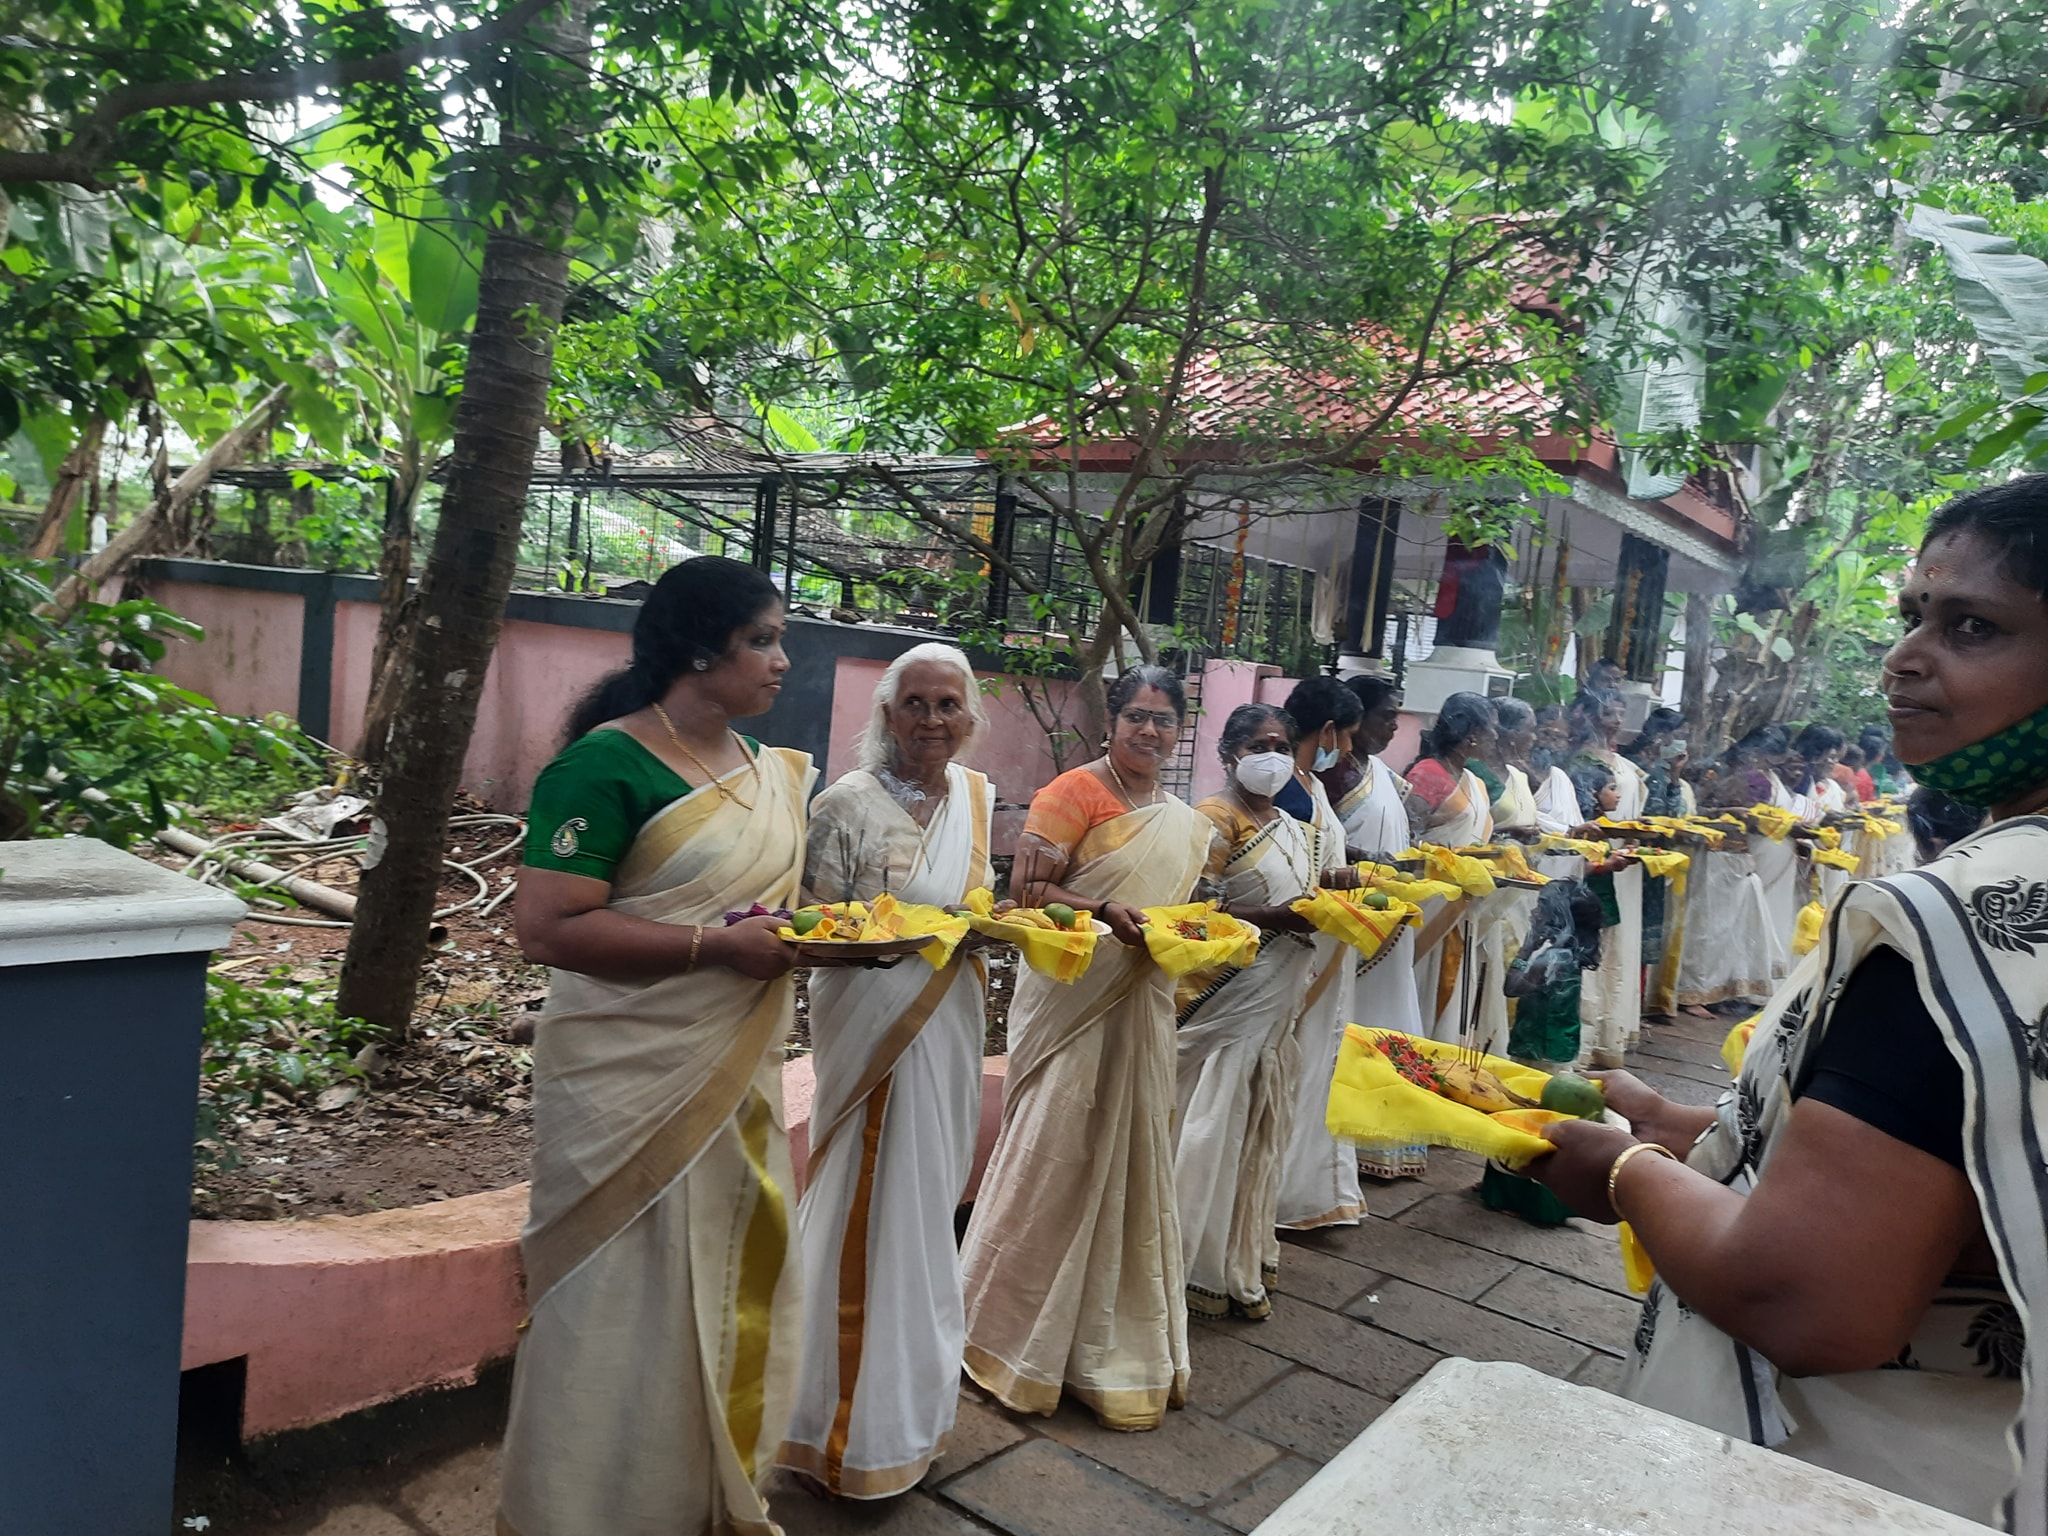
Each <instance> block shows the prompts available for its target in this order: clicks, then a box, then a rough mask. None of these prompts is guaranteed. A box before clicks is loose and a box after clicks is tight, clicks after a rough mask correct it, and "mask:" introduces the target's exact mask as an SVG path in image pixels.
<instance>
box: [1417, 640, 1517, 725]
mask: <svg viewBox="0 0 2048 1536" xmlns="http://www.w3.org/2000/svg"><path fill="white" fill-rule="evenodd" d="M1514 681H1515V674H1514V673H1512V672H1510V671H1509V670H1508V669H1507V668H1506V667H1504V666H1502V665H1501V664H1500V660H1499V658H1498V657H1496V656H1495V655H1494V653H1493V652H1492V651H1483V650H1480V649H1478V648H1477V647H1475V646H1469V645H1440V646H1438V647H1437V648H1436V649H1435V650H1433V651H1431V652H1430V653H1429V655H1428V656H1426V657H1424V658H1423V659H1422V660H1421V661H1411V662H1410V663H1409V664H1408V670H1407V672H1406V673H1405V674H1404V675H1403V677H1402V690H1401V691H1402V698H1403V703H1402V706H1401V707H1402V708H1403V709H1404V710H1405V711H1406V712H1407V713H1409V714H1412V715H1428V716H1430V717H1432V718H1434V717H1435V715H1436V712H1437V711H1438V710H1439V709H1441V708H1442V707H1443V702H1444V700H1445V699H1448V698H1449V697H1450V696H1451V695H1452V694H1454V693H1476V694H1480V695H1482V696H1483V697H1486V698H1499V697H1501V696H1502V695H1504V694H1506V692H1507V691H1508V689H1509V687H1510V686H1512V685H1513V683H1514Z"/></svg>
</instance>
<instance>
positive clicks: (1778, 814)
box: [1743, 803, 1799, 843]
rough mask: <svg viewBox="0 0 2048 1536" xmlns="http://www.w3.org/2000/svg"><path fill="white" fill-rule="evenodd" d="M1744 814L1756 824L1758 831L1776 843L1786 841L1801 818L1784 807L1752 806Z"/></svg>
mask: <svg viewBox="0 0 2048 1536" xmlns="http://www.w3.org/2000/svg"><path fill="white" fill-rule="evenodd" d="M1743 814H1744V815H1745V816H1747V817H1749V818H1750V820H1752V821H1754V822H1755V823H1756V829H1757V831H1759V832H1761V833H1763V835H1764V836H1765V837H1768V838H1769V839H1770V840H1771V841H1772V842H1774V843H1782V842H1783V841H1785V838H1786V835H1787V834H1788V833H1790V832H1791V830H1792V829H1793V828H1794V827H1796V826H1798V825H1799V818H1798V817H1797V816H1795V815H1793V814H1792V812H1790V811H1788V810H1786V809H1785V807H1784V806H1782V805H1766V804H1761V803H1760V804H1757V805H1752V806H1751V807H1750V808H1749V809H1748V810H1747V811H1744V812H1743Z"/></svg>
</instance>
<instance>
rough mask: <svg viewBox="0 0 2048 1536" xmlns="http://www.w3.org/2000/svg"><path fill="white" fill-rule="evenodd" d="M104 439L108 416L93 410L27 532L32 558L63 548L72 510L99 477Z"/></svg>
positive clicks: (46, 556)
mask: <svg viewBox="0 0 2048 1536" xmlns="http://www.w3.org/2000/svg"><path fill="white" fill-rule="evenodd" d="M106 438H107V418H106V417H104V416H102V415H101V414H100V413H99V412H98V411H94V412H93V413H92V415H91V416H90V417H88V418H87V419H86V423H85V429H84V430H83V431H81V432H80V433H79V434H78V441H77V442H76V443H73V444H72V445H71V451H70V452H69V453H67V454H65V455H64V462H63V463H62V464H61V465H59V466H58V469H57V479H56V481H55V483H54V484H52V485H51V487H50V499H49V500H48V501H46V502H44V503H43V515H42V516H41V517H39V518H37V519H36V525H35V527H34V529H33V530H31V531H30V533H29V536H28V544H27V545H26V548H27V550H28V557H29V558H30V559H31V560H50V559H54V558H55V557H56V555H57V554H58V552H59V551H60V550H62V549H63V548H64V528H65V525H66V524H68V523H69V522H70V521H71V513H72V511H73V509H75V508H76V507H77V506H78V503H79V499H80V498H81V497H82V496H84V494H85V490H86V487H87V486H89V485H91V484H92V483H93V482H94V481H96V480H98V479H99V475H100V448H101V445H102V444H103V443H105V442H106Z"/></svg>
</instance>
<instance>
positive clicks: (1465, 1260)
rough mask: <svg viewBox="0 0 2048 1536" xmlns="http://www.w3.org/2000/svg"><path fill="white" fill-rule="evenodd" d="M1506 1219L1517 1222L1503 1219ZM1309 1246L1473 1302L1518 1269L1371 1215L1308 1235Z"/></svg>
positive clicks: (1481, 1252)
mask: <svg viewBox="0 0 2048 1536" xmlns="http://www.w3.org/2000/svg"><path fill="white" fill-rule="evenodd" d="M1501 1219H1502V1220H1503V1221H1513V1220H1515V1218H1514V1217H1512V1216H1503V1217H1502V1218H1501ZM1300 1241H1301V1242H1302V1243H1303V1244H1304V1245H1305V1246H1313V1247H1316V1248H1320V1249H1322V1250H1323V1251H1324V1252H1326V1253H1334V1254H1336V1255H1337V1256H1338V1257H1339V1258H1343V1259H1348V1260H1350V1261H1351V1262H1352V1263H1354V1264H1356V1265H1358V1266H1359V1267H1360V1268H1362V1269H1369V1270H1378V1271H1380V1272H1381V1273H1382V1274H1387V1275H1394V1276H1398V1277H1399V1278H1400V1279H1403V1280H1408V1281H1412V1282H1413V1283H1415V1284H1416V1285H1423V1286H1427V1287H1429V1288H1430V1289H1431V1290H1433V1291H1442V1292H1444V1293H1445V1294H1446V1295H1449V1296H1462V1297H1464V1298H1465V1299H1466V1300H1468V1301H1469V1300H1471V1299H1472V1298H1473V1297H1474V1296H1477V1295H1478V1294H1479V1293H1480V1292H1481V1291H1483V1290H1485V1289H1486V1288H1487V1287H1488V1286H1490V1285H1493V1284H1495V1283H1496V1282H1498V1281H1500V1280H1503V1279H1505V1278H1506V1277H1507V1274H1508V1272H1509V1271H1510V1270H1512V1269H1513V1268H1514V1267H1515V1265H1514V1261H1513V1260H1512V1259H1504V1258H1501V1257H1500V1256H1499V1255H1498V1254H1492V1253H1487V1252H1485V1251H1484V1250H1483V1249H1477V1248H1472V1247H1469V1246H1468V1245H1466V1244H1464V1243H1454V1242H1451V1241H1450V1240H1449V1239H1447V1238H1441V1237H1438V1236H1436V1234H1434V1233H1432V1232H1425V1231H1423V1230H1422V1229H1421V1228H1419V1227H1413V1226H1408V1225H1406V1224H1404V1223H1401V1222H1397V1221H1388V1220H1387V1219H1386V1218H1385V1217H1382V1216H1368V1217H1366V1219H1365V1220H1364V1221H1363V1222H1361V1223H1360V1224H1359V1225H1357V1226H1355V1227H1328V1228H1325V1229H1324V1230H1323V1231H1321V1232H1314V1233H1306V1234H1303V1235H1302V1237H1301V1239H1300ZM1286 1257H1287V1246H1286V1245H1283V1246H1282V1248H1281V1266H1280V1267H1281V1270H1282V1272H1283V1273H1284V1272H1285V1270H1286V1267H1287V1265H1286Z"/></svg>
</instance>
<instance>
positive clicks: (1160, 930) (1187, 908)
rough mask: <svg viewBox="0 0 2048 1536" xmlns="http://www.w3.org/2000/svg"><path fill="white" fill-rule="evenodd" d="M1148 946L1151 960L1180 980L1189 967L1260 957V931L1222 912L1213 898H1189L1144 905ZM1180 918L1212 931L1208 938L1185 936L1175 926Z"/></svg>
mask: <svg viewBox="0 0 2048 1536" xmlns="http://www.w3.org/2000/svg"><path fill="white" fill-rule="evenodd" d="M1142 910H1143V912H1144V914H1145V948H1146V949H1148V950H1150V951H1151V952H1152V963H1153V964H1154V965H1156V966H1158V967H1159V969H1160V970H1162V971H1164V972H1166V974H1167V975H1169V976H1171V977H1173V978H1174V979H1175V980H1176V981H1178V980H1179V979H1180V978H1181V977H1183V976H1185V975H1187V974H1188V972H1190V971H1201V970H1209V969H1213V968H1216V967H1219V966H1225V965H1234V966H1238V967H1240V968H1242V967H1244V966H1247V965H1250V964H1251V963H1252V962H1253V961H1254V960H1256V959H1258V958H1259V932H1258V930H1257V929H1256V928H1254V927H1252V926H1251V924H1249V923H1242V922H1239V921H1238V920H1237V919H1236V918H1234V917H1232V916H1230V914H1229V913H1227V912H1219V911H1217V909H1216V903H1214V902H1213V901H1190V902H1184V903H1182V904H1181V905H1179V906H1174V907H1145V908H1143V909H1142ZM1179 922H1199V923H1204V924H1206V925H1207V926H1208V929H1209V932H1210V934H1211V935H1212V936H1211V937H1210V938H1206V939H1185V938H1182V937H1181V936H1180V934H1179V933H1178V932H1176V931H1175V929H1174V924H1175V923H1179Z"/></svg>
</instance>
